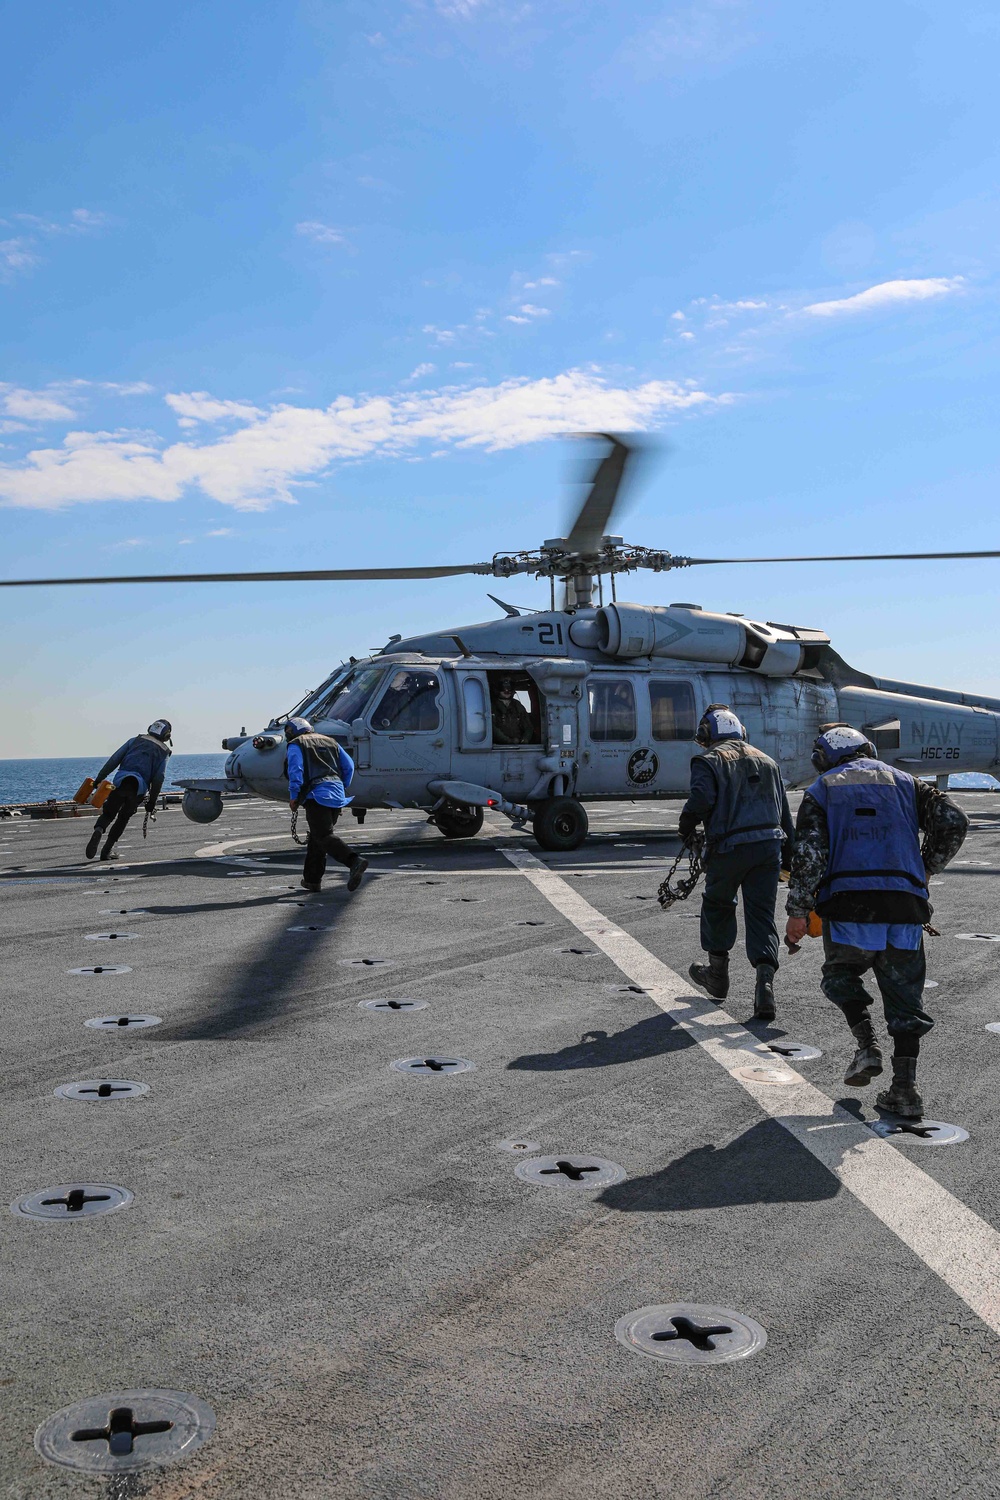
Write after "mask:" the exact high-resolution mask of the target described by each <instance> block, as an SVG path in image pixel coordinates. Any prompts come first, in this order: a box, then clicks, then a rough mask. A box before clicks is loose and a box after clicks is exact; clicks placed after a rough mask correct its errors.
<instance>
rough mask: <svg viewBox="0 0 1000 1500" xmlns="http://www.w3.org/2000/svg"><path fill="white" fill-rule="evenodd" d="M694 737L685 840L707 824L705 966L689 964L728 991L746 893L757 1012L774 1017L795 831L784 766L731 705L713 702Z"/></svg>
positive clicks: (698, 979)
mask: <svg viewBox="0 0 1000 1500" xmlns="http://www.w3.org/2000/svg"><path fill="white" fill-rule="evenodd" d="M695 739H696V740H697V741H698V744H699V745H703V746H704V747H705V753H704V754H703V755H696V756H695V757H694V759H693V760H692V762H691V795H690V796H689V797H688V799H687V801H686V802H685V804H684V807H683V808H682V810H681V815H680V823H679V828H680V835H681V838H682V839H683V840H684V842H685V843H687V842H688V841H689V839H690V838H691V835H692V834H693V833H694V831H695V828H696V827H697V826H698V824H699V823H704V825H705V894H704V895H703V897H702V901H701V946H702V947H703V948H704V949H705V951H706V952H707V954H708V963H707V964H692V965H691V967H690V968H689V970H688V973H689V974H690V975H691V978H692V979H693V980H694V982H695V984H698V985H701V986H702V988H703V989H706V990H707V991H708V993H709V994H710V995H711V996H712V998H713V1000H724V999H725V997H726V995H727V994H728V993H729V951H730V949H731V948H732V947H733V946H734V944H735V942H736V898H737V896H738V894H739V893H740V892H741V891H742V893H743V916H744V920H745V923H746V949H747V957H748V958H749V960H750V962H751V964H753V966H754V968H755V969H756V971H757V984H756V989H755V992H754V1010H753V1013H754V1018H755V1019H756V1020H760V1021H771V1020H773V1019H774V1014H775V1010H774V976H775V973H776V971H777V968H778V929H777V927H776V926H775V923H774V908H775V903H776V901H777V898H778V878H779V876H780V873H781V868H782V864H783V863H784V864H785V865H786V867H787V860H786V861H783V860H782V853H783V852H785V851H787V850H789V849H790V846H791V843H792V839H793V838H794V831H793V827H792V814H791V810H790V809H789V806H788V798H787V796H786V795H785V788H784V786H783V784H782V781H781V772H780V771H779V769H778V767H777V766H776V765H775V763H774V761H773V760H771V758H770V756H768V755H765V754H764V753H763V751H761V750H755V749H754V747H753V746H752V745H748V744H747V743H746V730H745V729H744V727H743V725H742V724H741V723H740V721H739V719H738V718H737V717H736V715H735V714H734V713H733V711H732V709H731V708H729V707H728V706H727V705H726V704H724V703H712V704H710V705H709V707H708V708H707V709H706V710H705V713H704V715H703V717H702V720H701V723H700V724H699V725H698V729H697V732H696V733H695Z"/></svg>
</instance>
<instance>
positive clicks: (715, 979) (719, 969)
mask: <svg viewBox="0 0 1000 1500" xmlns="http://www.w3.org/2000/svg"><path fill="white" fill-rule="evenodd" d="M688 973H689V974H690V975H691V978H692V979H693V980H694V982H695V984H698V985H700V986H701V988H702V989H703V990H707V991H708V993H709V994H710V995H711V997H712V999H713V1000H725V998H726V996H727V995H728V994H729V954H728V953H710V954H709V955H708V963H707V964H692V965H691V967H690V968H689V969H688Z"/></svg>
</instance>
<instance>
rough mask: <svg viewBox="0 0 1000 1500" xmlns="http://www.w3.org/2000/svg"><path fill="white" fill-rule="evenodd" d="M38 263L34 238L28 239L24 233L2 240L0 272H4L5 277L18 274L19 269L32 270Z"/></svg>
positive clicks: (0, 242) (0, 246) (0, 244)
mask: <svg viewBox="0 0 1000 1500" xmlns="http://www.w3.org/2000/svg"><path fill="white" fill-rule="evenodd" d="M37 264H38V255H37V253H36V251H35V245H34V241H33V240H29V239H26V238H25V237H24V236H23V235H18V236H17V238H16V239H12V240H0V273H3V275H4V277H5V279H9V278H10V277H11V276H13V275H16V273H17V272H18V271H30V270H31V267H32V266H37Z"/></svg>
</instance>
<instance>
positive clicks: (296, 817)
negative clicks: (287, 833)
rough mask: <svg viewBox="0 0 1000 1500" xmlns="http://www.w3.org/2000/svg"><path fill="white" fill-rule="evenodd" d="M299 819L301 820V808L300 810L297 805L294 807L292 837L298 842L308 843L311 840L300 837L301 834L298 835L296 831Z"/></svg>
mask: <svg viewBox="0 0 1000 1500" xmlns="http://www.w3.org/2000/svg"><path fill="white" fill-rule="evenodd" d="M298 821H299V810H298V808H297V807H293V808H292V838H293V839H294V840H295V842H296V843H297V844H308V842H309V840H308V839H300V838H299V836H298V834H297V833H296V831H295V829H296V825H297V823H298Z"/></svg>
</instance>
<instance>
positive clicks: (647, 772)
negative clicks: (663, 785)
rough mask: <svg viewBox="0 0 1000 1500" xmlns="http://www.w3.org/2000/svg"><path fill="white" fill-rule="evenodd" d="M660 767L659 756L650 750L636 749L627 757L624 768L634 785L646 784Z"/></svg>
mask: <svg viewBox="0 0 1000 1500" xmlns="http://www.w3.org/2000/svg"><path fill="white" fill-rule="evenodd" d="M659 769H660V761H659V757H658V756H656V755H654V754H653V752H652V750H637V751H636V752H635V754H634V755H632V756H630V757H629V763H628V766H627V768H626V770H627V774H628V779H629V781H631V782H634V783H635V785H636V786H646V785H647V784H648V783H649V782H650V781H652V780H653V778H654V777H655V775H656V773H657V771H658V770H659Z"/></svg>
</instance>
